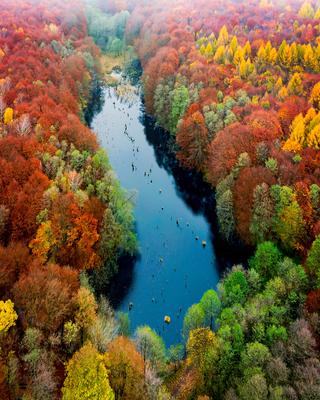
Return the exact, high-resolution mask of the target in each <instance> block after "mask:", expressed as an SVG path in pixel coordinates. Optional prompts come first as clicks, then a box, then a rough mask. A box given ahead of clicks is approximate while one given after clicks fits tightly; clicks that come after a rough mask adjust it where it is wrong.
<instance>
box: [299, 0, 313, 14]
mask: <svg viewBox="0 0 320 400" xmlns="http://www.w3.org/2000/svg"><path fill="white" fill-rule="evenodd" d="M299 17H301V18H313V17H314V9H313V7H312V5H311V4H310V2H309V1H305V2H304V3H303V4H302V6H301V8H300V10H299Z"/></svg>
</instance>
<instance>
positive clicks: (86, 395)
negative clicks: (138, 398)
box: [62, 342, 115, 400]
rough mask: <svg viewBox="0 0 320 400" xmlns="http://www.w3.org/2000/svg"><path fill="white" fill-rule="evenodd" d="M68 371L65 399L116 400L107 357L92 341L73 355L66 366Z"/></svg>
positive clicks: (64, 389)
mask: <svg viewBox="0 0 320 400" xmlns="http://www.w3.org/2000/svg"><path fill="white" fill-rule="evenodd" d="M66 372H67V377H66V379H65V381H64V384H63V388H62V399H63V400H74V399H101V400H114V398H115V396H114V392H113V390H112V389H111V387H110V383H109V379H108V375H109V373H108V370H107V367H106V360H105V357H104V356H102V355H101V354H99V353H98V352H97V350H96V349H95V348H94V347H93V345H92V344H91V343H90V342H89V343H87V344H85V345H84V346H83V347H82V348H81V349H80V350H79V351H77V352H76V353H75V354H74V355H73V357H72V358H71V360H70V361H69V362H68V364H67V366H66Z"/></svg>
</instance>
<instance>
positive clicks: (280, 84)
mask: <svg viewBox="0 0 320 400" xmlns="http://www.w3.org/2000/svg"><path fill="white" fill-rule="evenodd" d="M282 88H283V81H282V78H281V76H280V77H279V78H278V79H277V81H276V83H275V85H274V92H275V93H279V92H280V90H281V89H282Z"/></svg>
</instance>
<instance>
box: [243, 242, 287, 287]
mask: <svg viewBox="0 0 320 400" xmlns="http://www.w3.org/2000/svg"><path fill="white" fill-rule="evenodd" d="M282 259H283V255H282V253H281V252H280V250H279V249H278V248H277V246H276V245H275V244H274V243H273V242H263V243H260V244H258V247H257V250H256V252H255V254H254V256H253V257H252V258H251V259H250V260H249V265H250V268H253V269H255V270H256V271H257V272H258V273H259V274H260V275H261V277H262V278H263V280H264V281H268V280H269V279H271V278H273V277H274V276H276V275H277V273H278V269H279V263H280V261H281V260H282Z"/></svg>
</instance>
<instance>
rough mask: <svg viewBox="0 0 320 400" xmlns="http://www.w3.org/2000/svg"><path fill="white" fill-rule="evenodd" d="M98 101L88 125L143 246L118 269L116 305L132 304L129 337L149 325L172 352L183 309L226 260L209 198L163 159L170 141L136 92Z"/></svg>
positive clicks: (195, 179)
mask: <svg viewBox="0 0 320 400" xmlns="http://www.w3.org/2000/svg"><path fill="white" fill-rule="evenodd" d="M103 96H104V104H103V106H102V109H101V111H100V112H99V113H98V114H97V115H96V116H95V117H94V118H93V121H92V123H91V126H92V128H93V130H94V131H95V132H96V133H97V135H98V137H99V140H100V143H101V145H102V146H103V147H104V148H105V149H106V150H107V153H108V155H109V159H110V162H111V165H112V167H113V169H114V171H115V172H116V174H117V176H118V178H119V180H120V182H121V185H122V186H123V187H124V188H126V189H127V190H129V191H130V192H132V194H133V197H134V198H135V211H134V214H135V219H136V225H137V235H138V240H139V247H140V256H139V257H138V258H137V260H136V261H135V262H134V265H133V266H127V267H126V266H122V271H120V274H119V276H120V278H119V281H118V282H117V283H116V284H115V286H117V287H116V288H115V291H116V292H117V293H118V295H117V296H116V297H117V300H116V304H115V306H116V308H117V310H121V311H125V312H127V311H128V308H129V304H130V303H132V304H133V307H132V309H131V310H130V311H129V315H130V320H131V328H132V330H134V329H135V328H136V327H137V326H139V325H143V324H148V325H150V326H151V327H152V328H153V329H155V330H156V331H157V332H158V333H159V334H161V335H162V337H163V338H164V340H165V342H166V344H167V345H171V344H174V343H177V342H179V340H180V334H181V328H182V321H183V316H184V314H185V312H186V310H187V309H188V307H189V306H190V305H192V304H193V303H195V302H198V301H199V300H200V298H201V296H202V294H203V293H204V291H206V290H207V289H209V288H215V287H216V284H217V282H218V279H219V271H220V270H222V269H224V268H225V265H226V264H227V260H224V257H223V254H221V255H219V257H218V256H217V255H216V254H217V251H219V246H218V245H216V244H215V235H214V228H213V224H212V221H209V220H210V218H209V217H208V216H210V215H211V214H212V215H213V214H214V205H213V199H212V197H213V196H212V194H211V191H210V189H209V188H208V186H207V185H205V184H204V183H203V182H202V179H201V178H200V177H199V176H195V174H194V173H191V172H188V171H185V170H183V169H182V168H181V167H179V165H178V163H177V161H176V160H175V158H174V156H172V154H170V153H169V152H168V135H167V134H165V133H164V132H163V131H162V130H160V129H158V128H156V127H155V126H154V124H153V122H152V121H151V120H150V119H149V118H148V117H147V116H146V115H145V113H144V107H143V103H142V100H141V96H140V95H139V93H138V92H137V93H133V94H132V95H131V96H130V100H128V99H127V100H124V99H123V98H121V97H119V96H118V95H117V92H116V89H114V88H107V89H105V90H104V93H103ZM202 241H205V242H206V246H205V247H204V246H203V245H202ZM165 315H168V316H170V318H171V323H170V324H165V323H164V317H165Z"/></svg>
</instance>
